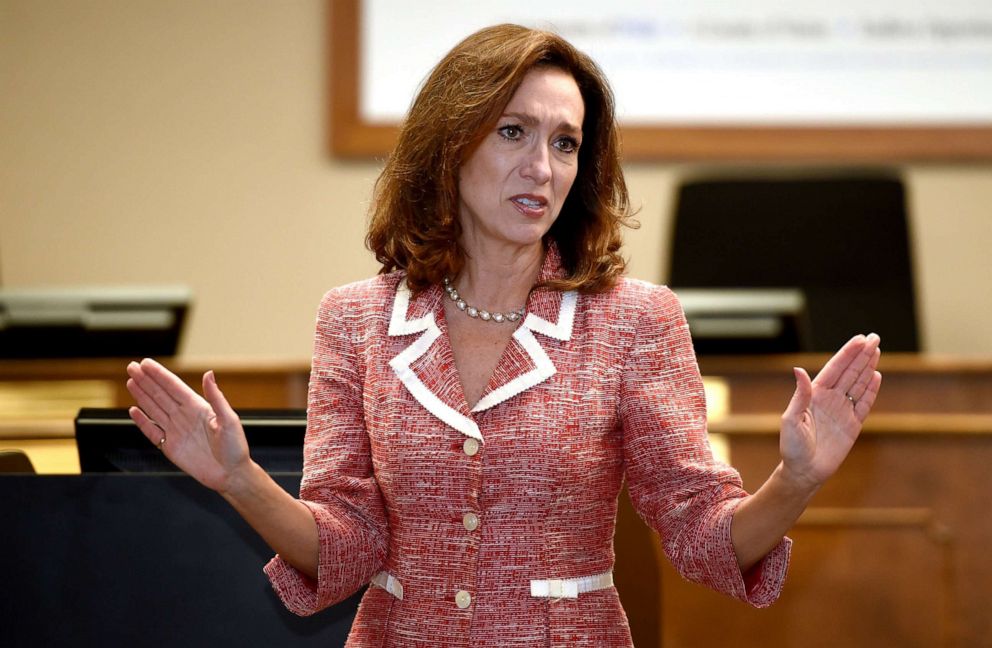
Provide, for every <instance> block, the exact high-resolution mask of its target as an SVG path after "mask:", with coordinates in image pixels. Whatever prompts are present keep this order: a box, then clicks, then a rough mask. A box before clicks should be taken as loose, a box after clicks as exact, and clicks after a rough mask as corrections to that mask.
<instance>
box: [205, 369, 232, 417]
mask: <svg viewBox="0 0 992 648" xmlns="http://www.w3.org/2000/svg"><path fill="white" fill-rule="evenodd" d="M203 395H204V396H206V398H207V402H208V403H210V407H212V408H213V410H214V414H215V415H216V416H217V423H219V424H220V425H222V426H224V425H231V424H233V423H237V421H238V415H237V413H236V412H235V411H234V408H233V407H231V405H230V403H228V402H227V399H226V398H225V397H224V393H223V392H221V390H220V387H218V386H217V377H216V376H215V375H214V372H213V370H212V369H211V370H210V371H208V372H207V373H205V374H203Z"/></svg>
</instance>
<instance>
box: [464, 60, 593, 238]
mask: <svg viewBox="0 0 992 648" xmlns="http://www.w3.org/2000/svg"><path fill="white" fill-rule="evenodd" d="M584 116H585V105H584V104H583V102H582V94H581V93H580V92H579V86H578V85H577V84H576V83H575V79H573V78H572V75H571V74H569V73H568V72H565V71H563V70H560V69H558V68H550V67H541V68H535V69H533V70H531V71H530V72H529V73H527V75H526V76H525V77H524V79H523V82H522V83H521V84H520V87H519V88H518V89H517V91H516V93H514V95H513V98H512V99H510V103H509V104H507V106H506V109H505V110H504V111H503V114H502V116H501V117H500V118H499V121H497V122H496V125H495V126H494V127H493V129H492V131H491V132H489V133H487V134H486V136H485V138H484V139H483V140H482V143H481V144H479V146H478V147H477V148H476V149H475V151H474V152H473V153H472V154H471V155H470V156H469V157H468V159H466V160H465V162H464V163H463V164H462V166H461V168H460V169H459V177H458V190H459V198H460V204H459V218H460V221H461V225H462V244H463V245H464V246H465V249H466V251H467V252H469V254H471V253H472V252H473V251H476V250H482V249H485V248H489V247H492V246H493V245H495V246H497V247H499V246H507V245H509V246H511V247H527V246H532V245H535V244H539V243H540V242H541V239H542V237H543V236H544V234H546V233H547V231H548V230H549V229H550V228H551V225H552V223H554V221H555V219H556V218H557V217H558V214H559V212H561V207H562V205H563V204H564V203H565V198H566V197H567V196H568V192H569V190H570V189H571V188H572V183H573V182H574V181H575V174H576V173H577V172H578V163H579V145H580V144H581V143H582V120H583V118H584Z"/></svg>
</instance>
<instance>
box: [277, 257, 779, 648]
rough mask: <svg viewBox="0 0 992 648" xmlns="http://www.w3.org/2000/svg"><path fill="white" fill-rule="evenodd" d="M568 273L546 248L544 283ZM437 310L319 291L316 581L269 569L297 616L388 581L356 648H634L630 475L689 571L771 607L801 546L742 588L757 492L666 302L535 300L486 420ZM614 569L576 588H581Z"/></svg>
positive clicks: (395, 288) (425, 300) (394, 280)
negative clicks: (744, 477)
mask: <svg viewBox="0 0 992 648" xmlns="http://www.w3.org/2000/svg"><path fill="white" fill-rule="evenodd" d="M559 272H560V261H559V259H558V256H557V254H556V252H555V251H554V249H552V250H550V251H549V253H548V255H547V260H546V261H545V264H544V267H543V269H542V276H543V277H549V276H555V275H557V274H558V273H559ZM443 296H444V293H443V291H442V290H441V288H440V287H437V288H432V289H430V290H427V291H425V292H423V293H421V294H420V295H418V296H417V297H416V298H411V295H410V292H409V291H408V290H407V289H406V287H405V283H404V282H403V275H402V274H401V273H393V274H389V275H383V276H379V277H376V278H374V279H370V280H367V281H364V282H360V283H356V284H352V285H349V286H344V287H342V288H338V289H335V290H332V291H331V292H329V293H328V294H327V295H326V296H325V297H324V300H323V302H322V304H321V307H320V312H319V316H318V320H317V332H316V342H315V350H314V358H313V370H312V374H311V383H310V394H309V409H308V416H309V422H308V431H307V438H306V445H305V470H304V478H303V483H302V486H301V489H300V497H301V499H302V500H304V501H305V503H306V504H307V505H308V506H309V508H310V509H311V510H312V512H313V514H314V517H315V518H316V520H317V526H318V530H319V534H320V560H319V574H318V579H317V581H316V582H314V581H312V580H310V579H308V578H306V577H305V576H303V575H302V574H300V573H299V572H298V571H296V570H295V569H293V568H292V567H290V566H289V565H288V564H286V563H285V562H284V561H283V560H282V559H281V558H279V557H278V556H276V557H275V558H273V560H272V561H271V562H270V563H269V564H268V565H267V566H266V568H265V571H266V573H267V574H268V576H269V578H270V579H271V581H272V584H273V586H274V587H275V590H276V592H277V593H278V595H279V596H280V598H281V599H282V600H283V602H284V603H285V605H286V606H287V607H288V608H289V609H290V610H292V611H293V612H296V613H297V614H301V615H307V614H313V613H314V612H317V611H318V610H321V609H323V608H325V607H327V606H329V605H331V604H333V603H335V602H337V601H339V600H341V599H343V598H345V597H347V596H349V595H350V594H352V593H353V592H354V591H355V590H357V589H358V588H360V587H361V586H363V585H365V584H366V583H369V582H370V580H372V579H374V584H373V586H372V587H370V588H369V589H368V591H367V592H366V594H365V596H364V598H363V599H362V603H361V606H360V609H359V611H358V614H357V616H356V618H355V622H354V625H353V627H352V631H351V635H350V637H349V639H348V644H347V645H348V646H349V647H351V648H358V647H362V648H364V647H375V648H380V647H387V646H388V647H393V646H397V647H400V646H401V647H415V646H425V647H426V646H430V647H431V648H435V647H437V646H466V647H467V646H474V647H479V646H484V647H493V648H497V647H498V648H506V647H508V646H528V647H529V646H561V647H565V646H568V647H575V646H589V647H595V648H603V647H610V646H622V647H627V646H631V645H632V644H631V639H630V632H629V629H628V626H627V621H626V617H625V615H624V613H623V610H622V608H621V606H620V601H619V599H618V597H617V593H616V590H615V589H614V588H613V587H612V586H609V576H608V573H609V572H610V570H611V569H612V567H613V531H614V523H615V519H616V510H617V495H618V493H619V492H620V487H621V482H622V481H623V480H624V477H625V476H626V479H627V483H628V488H629V491H630V494H631V497H632V500H633V503H634V505H635V507H636V508H637V510H638V511H639V512H640V514H641V516H642V517H643V518H644V520H645V521H646V522H647V523H648V524H649V525H651V527H653V528H654V529H656V530H657V531H658V533H659V534H660V535H661V538H662V541H663V545H664V547H665V550H666V552H667V554H668V557H669V558H670V559H671V561H672V562H673V563H674V564H675V566H676V567H677V568H678V570H679V571H680V572H681V573H682V574H683V575H684V576H685V577H686V578H689V579H691V580H693V581H698V582H700V583H704V584H706V585H708V586H710V587H712V588H715V589H717V590H720V591H723V592H726V593H728V594H730V595H732V596H735V597H737V598H740V599H742V600H745V601H747V602H749V603H751V604H752V605H756V606H766V605H769V604H771V603H772V602H773V601H774V600H775V599H776V598H777V596H778V594H779V592H780V591H781V587H782V583H783V581H784V578H785V572H786V567H787V564H788V557H789V547H790V541H789V540H788V539H785V540H783V542H782V543H781V544H780V545H779V546H778V547H777V548H775V549H774V550H773V551H772V552H771V553H769V554H768V556H766V557H765V559H764V560H763V561H762V562H761V563H759V565H758V566H757V567H755V569H754V570H753V571H752V572H750V573H749V574H748V576H747V579H746V583H745V579H744V578H743V577H742V575H741V573H740V570H739V569H738V566H737V562H736V559H735V556H734V551H733V547H732V545H731V540H730V523H731V518H732V516H733V514H734V510H735V508H736V506H737V504H738V503H739V502H740V500H741V498H742V497H743V496H744V495H745V493H744V491H743V490H742V488H741V482H740V478H739V476H738V474H737V473H736V471H734V470H733V469H732V468H730V467H728V466H726V465H723V464H720V463H718V462H716V461H715V460H714V459H713V457H712V454H711V452H710V448H709V446H708V443H707V440H706V407H705V400H704V396H703V389H702V383H701V380H700V377H699V372H698V368H697V365H696V361H695V357H694V355H693V351H692V346H691V342H690V338H689V333H688V329H687V327H686V324H685V319H684V317H683V314H682V310H681V307H680V306H679V304H678V301H677V300H676V298H675V296H674V295H673V294H672V293H671V292H670V291H669V290H668V289H666V288H663V287H658V286H653V285H650V284H647V283H644V282H640V281H635V280H630V279H624V280H621V281H620V282H619V283H618V285H617V286H616V287H615V288H614V289H613V290H611V291H610V292H607V293H604V294H597V295H577V294H576V293H564V294H563V293H560V292H552V291H537V292H535V293H533V294H532V295H531V297H530V300H529V303H528V315H527V317H526V319H525V320H524V322H523V323H522V325H521V326H520V327H519V328H518V329H517V331H516V332H515V333H514V336H513V340H512V341H511V342H510V345H509V346H508V348H507V350H506V352H505V353H504V355H503V357H502V358H501V360H500V361H499V364H498V366H497V369H496V371H495V373H494V375H493V377H492V379H491V380H490V382H489V385H488V388H487V390H486V393H485V394H484V395H483V397H482V399H481V400H480V401H479V403H478V404H477V405H476V406H475V407H474V408H472V409H471V410H470V409H469V407H468V405H467V404H466V401H465V397H464V394H463V392H462V387H461V383H460V382H459V378H458V375H457V372H456V370H455V364H454V361H453V356H452V352H451V348H450V346H449V341H448V335H447V326H446V324H445V319H444V314H443V302H442V298H443ZM603 574H607V576H599V578H598V579H594V580H595V581H596V582H597V583H598V585H597V586H596V587H594V588H593V589H594V590H595V591H588V592H581V591H580V593H578V594H577V595H576V585H574V582H575V581H572V580H570V579H577V578H581V577H588V576H596V575H603ZM604 578H605V579H607V580H606V581H605V582H604V580H603V579H604ZM559 581H561V582H559Z"/></svg>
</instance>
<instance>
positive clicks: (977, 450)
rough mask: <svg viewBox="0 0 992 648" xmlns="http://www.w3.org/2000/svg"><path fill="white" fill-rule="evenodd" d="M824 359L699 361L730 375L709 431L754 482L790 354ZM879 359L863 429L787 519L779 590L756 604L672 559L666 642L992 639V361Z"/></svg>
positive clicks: (759, 476)
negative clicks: (687, 574)
mask: <svg viewBox="0 0 992 648" xmlns="http://www.w3.org/2000/svg"><path fill="white" fill-rule="evenodd" d="M825 360H826V356H820V357H815V356H812V357H811V356H798V357H796V356H793V357H789V356H780V357H766V358H705V359H703V360H702V361H701V363H700V364H701V367H702V370H703V372H704V374H706V375H710V376H720V377H721V378H723V379H724V380H725V381H726V383H727V386H728V388H729V393H730V406H729V414H728V416H727V417H726V418H725V419H723V420H719V421H712V422H711V424H710V431H711V432H713V433H717V434H720V435H723V436H724V438H725V440H726V442H727V447H728V448H729V452H730V461H731V463H732V464H733V465H734V466H735V467H736V468H737V469H738V470H739V471H740V472H741V476H742V478H743V480H744V485H745V487H746V488H748V489H749V490H754V489H756V488H757V487H758V486H759V485H760V484H761V483H762V482H763V481H764V479H765V478H766V477H767V476H768V474H769V473H770V472H771V470H772V469H773V468H774V466H775V465H776V464H777V462H778V456H779V455H778V426H779V416H780V412H781V410H782V409H784V407H785V405H786V403H787V402H788V400H789V398H790V397H791V395H792V391H793V389H794V383H793V379H792V376H791V371H790V370H791V367H793V366H803V367H806V368H807V369H808V370H810V371H811V373H812V371H813V370H815V369H817V368H818V367H820V366H822V364H823V362H824V361H825ZM881 370H882V374H883V383H882V392H881V395H880V396H879V399H878V402H877V404H876V407H875V411H874V412H873V413H872V415H871V417H870V418H869V419H868V422H867V424H866V426H865V429H864V431H863V432H862V436H861V438H860V439H859V440H858V443H857V445H856V446H855V448H854V450H853V451H852V453H851V455H850V456H849V457H848V460H847V461H846V462H845V464H844V466H842V467H841V469H840V471H839V472H838V473H837V474H836V475H835V476H834V477H833V478H832V479H831V481H830V482H828V483H827V484H826V486H825V487H824V488H823V490H822V491H821V492H819V493H818V494H817V495H816V496H815V498H814V499H813V501H812V502H811V504H810V508H809V509H808V510H807V513H806V514H805V515H804V516H803V518H802V519H801V520H800V522H799V523H798V524H797V526H796V527H795V528H794V529H793V531H792V532H790V536H792V538H793V539H794V540H795V541H796V542H795V546H794V550H793V557H792V563H791V567H790V573H789V579H788V581H787V583H786V587H785V591H784V592H783V594H782V598H781V599H780V600H779V602H778V603H776V604H775V605H774V606H772V607H771V608H769V609H767V610H751V609H749V608H747V607H746V606H743V605H741V604H738V603H736V602H735V601H732V600H729V599H727V598H724V597H721V596H719V595H716V594H714V593H712V592H709V591H707V590H705V589H703V588H700V587H698V586H695V585H691V584H688V583H685V582H684V581H682V579H681V578H680V577H679V576H678V574H676V573H675V572H674V571H673V570H672V569H671V567H669V566H668V565H667V564H664V565H663V566H662V567H661V571H662V592H663V597H662V602H661V618H662V636H663V642H662V643H663V645H664V646H665V648H678V647H682V646H716V645H728V644H732V645H734V646H802V647H804V648H812V647H818V646H823V647H827V646H830V647H834V646H845V647H846V646H900V648H902V647H916V646H919V647H920V648H923V647H927V648H929V647H933V646H940V647H944V648H946V647H951V646H954V647H962V648H963V647H965V646H967V647H971V646H989V645H992V556H990V555H989V551H988V547H989V546H992V516H990V515H989V514H988V512H989V510H990V509H989V504H988V500H989V495H992V488H990V486H989V482H988V478H987V475H988V472H989V469H990V467H992V361H990V360H988V359H981V360H961V359H952V358H940V357H925V356H912V355H898V354H896V355H892V354H890V355H888V356H883V361H882V366H881ZM618 554H619V549H618ZM731 638H732V639H731Z"/></svg>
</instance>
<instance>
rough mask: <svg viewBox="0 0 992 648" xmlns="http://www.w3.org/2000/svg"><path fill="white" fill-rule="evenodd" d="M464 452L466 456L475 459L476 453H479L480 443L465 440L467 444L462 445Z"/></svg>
mask: <svg viewBox="0 0 992 648" xmlns="http://www.w3.org/2000/svg"><path fill="white" fill-rule="evenodd" d="M462 450H464V451H465V454H467V455H468V456H470V457H474V456H475V453H477V452H478V451H479V442H478V441H476V440H475V439H473V438H471V437H469V438H467V439H465V443H463V444H462Z"/></svg>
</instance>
